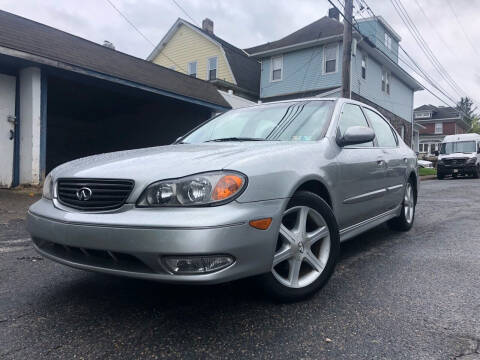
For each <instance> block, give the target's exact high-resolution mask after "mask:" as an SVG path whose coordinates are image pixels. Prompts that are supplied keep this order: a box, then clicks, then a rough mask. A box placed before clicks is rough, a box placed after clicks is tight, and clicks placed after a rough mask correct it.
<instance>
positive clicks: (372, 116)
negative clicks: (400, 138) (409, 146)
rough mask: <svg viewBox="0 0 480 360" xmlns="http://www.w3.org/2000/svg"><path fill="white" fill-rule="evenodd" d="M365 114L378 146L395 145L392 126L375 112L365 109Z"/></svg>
mask: <svg viewBox="0 0 480 360" xmlns="http://www.w3.org/2000/svg"><path fill="white" fill-rule="evenodd" d="M364 110H365V114H367V116H368V120H370V123H371V124H372V128H373V131H375V138H376V139H377V144H378V146H379V147H396V146H397V138H396V136H395V135H394V133H393V130H392V128H391V127H390V125H388V123H387V122H386V121H385V119H384V118H382V117H381V116H380V115H378V114H377V113H376V112H374V111H372V110H370V109H366V108H364Z"/></svg>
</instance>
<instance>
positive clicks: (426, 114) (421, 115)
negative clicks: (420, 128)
mask: <svg viewBox="0 0 480 360" xmlns="http://www.w3.org/2000/svg"><path fill="white" fill-rule="evenodd" d="M431 116H432V113H431V112H430V111H415V119H428V118H430V117H431Z"/></svg>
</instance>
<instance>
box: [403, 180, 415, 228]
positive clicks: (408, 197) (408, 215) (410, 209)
mask: <svg viewBox="0 0 480 360" xmlns="http://www.w3.org/2000/svg"><path fill="white" fill-rule="evenodd" d="M403 207H404V212H405V220H406V221H407V223H409V224H410V223H411V222H412V221H413V214H414V211H415V200H414V196H413V187H412V184H410V183H407V187H406V189H405V197H404V199H403Z"/></svg>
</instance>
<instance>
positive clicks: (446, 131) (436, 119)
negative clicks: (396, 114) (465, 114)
mask: <svg viewBox="0 0 480 360" xmlns="http://www.w3.org/2000/svg"><path fill="white" fill-rule="evenodd" d="M413 116H414V119H415V123H416V124H418V125H419V128H420V130H419V133H420V139H419V149H418V151H419V153H420V154H423V155H429V154H433V153H434V152H435V150H438V149H439V148H438V147H439V143H441V142H442V140H443V138H444V137H445V135H455V134H464V133H466V132H468V129H469V126H468V124H467V123H466V122H465V121H464V120H463V119H462V117H461V116H460V114H459V112H458V111H457V110H456V109H455V108H452V107H446V106H438V107H437V106H434V105H422V106H420V107H418V108H416V109H415V110H414V115H413Z"/></svg>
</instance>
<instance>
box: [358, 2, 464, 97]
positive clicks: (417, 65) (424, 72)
mask: <svg viewBox="0 0 480 360" xmlns="http://www.w3.org/2000/svg"><path fill="white" fill-rule="evenodd" d="M361 1H363V3H364V4H365V7H366V9H367V10H368V11H369V12H370V13H371V14H372V16H373V18H376V15H375V14H374V13H373V11H372V10H371V8H370V7H369V6H368V4H367V2H366V0H361ZM377 39H378V37H377ZM379 40H380V41H382V40H381V39H379ZM398 46H399V48H400V49H401V50H402V51H403V52H404V53H405V55H406V56H407V57H408V59H409V61H410V62H411V63H412V64H413V65H414V66H415V67H416V68H417V69H418V71H417V70H416V69H415V68H413V67H412V66H411V65H410V64H409V63H408V62H406V61H405V60H404V59H402V58H401V57H400V54H398V58H399V59H400V60H402V61H403V62H404V63H405V65H406V66H408V67H409V68H410V69H412V71H414V72H415V73H416V74H417V75H419V76H420V77H421V78H423V79H425V80H426V81H427V82H428V83H429V84H430V85H432V86H433V87H434V88H435V89H436V90H437V91H438V92H440V93H441V94H442V95H443V96H445V97H446V98H447V99H448V100H450V101H451V102H452V103H453V104H455V106H456V104H457V101H456V100H454V99H452V98H451V97H450V95H448V94H447V92H446V91H445V90H444V89H443V88H442V87H441V86H440V85H438V84H436V83H435V82H434V80H433V79H432V78H431V77H430V76H429V75H428V73H427V72H426V71H425V70H424V69H423V68H422V67H421V66H420V65H419V64H418V63H417V62H416V61H415V60H414V59H413V58H412V56H410V54H409V53H408V52H407V51H406V50H405V49H404V48H403V47H402V45H400V44H399V45H398ZM377 49H378V48H377ZM378 50H379V51H380V52H382V53H383V54H384V55H386V54H385V53H384V52H383V51H382V50H381V49H378ZM419 72H420V73H421V75H420V74H419ZM422 86H424V85H423V84H422ZM424 87H425V86H424ZM425 89H426V90H427V91H428V92H430V93H431V94H432V95H434V96H435V97H436V98H437V99H439V97H438V95H436V94H433V92H432V91H431V90H430V89H428V88H427V87H425ZM439 100H441V99H439ZM441 101H442V102H443V103H444V104H446V105H448V104H447V103H446V102H445V101H444V100H441Z"/></svg>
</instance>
